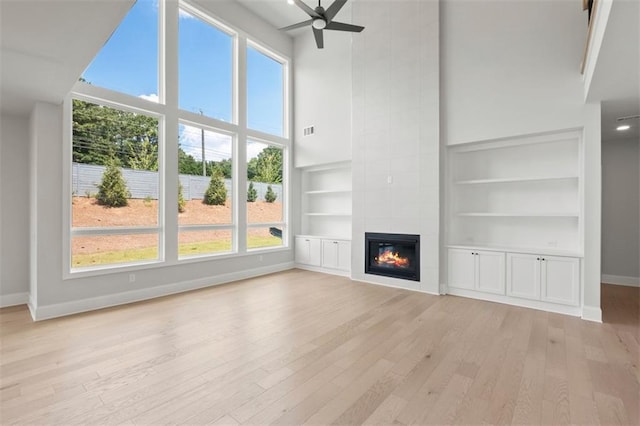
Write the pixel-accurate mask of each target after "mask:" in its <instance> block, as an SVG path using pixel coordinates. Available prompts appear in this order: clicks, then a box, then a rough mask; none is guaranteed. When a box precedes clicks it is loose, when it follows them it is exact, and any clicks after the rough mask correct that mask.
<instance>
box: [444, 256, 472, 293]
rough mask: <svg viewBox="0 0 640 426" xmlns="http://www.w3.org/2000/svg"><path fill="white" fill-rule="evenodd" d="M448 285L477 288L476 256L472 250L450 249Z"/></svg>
mask: <svg viewBox="0 0 640 426" xmlns="http://www.w3.org/2000/svg"><path fill="white" fill-rule="evenodd" d="M448 253H449V268H448V278H449V279H448V281H449V282H448V285H449V287H454V288H463V289H467V290H474V289H475V281H476V278H475V277H476V266H475V265H476V256H475V254H474V253H475V252H474V251H471V250H462V249H449V251H448Z"/></svg>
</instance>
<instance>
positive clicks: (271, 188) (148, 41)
mask: <svg viewBox="0 0 640 426" xmlns="http://www.w3.org/2000/svg"><path fill="white" fill-rule="evenodd" d="M169 19H175V20H176V22H171V23H169V21H168V20H169ZM163 20H165V21H163ZM165 46H173V48H171V49H166V50H165ZM240 46H248V47H247V50H246V53H247V56H246V61H244V60H243V59H242V57H243V55H239V52H238V49H239V48H240ZM176 47H177V48H176ZM160 59H162V60H160ZM140 62H144V63H140ZM159 64H160V65H162V66H160V65H159ZM288 70H289V68H288V60H287V59H286V58H283V57H282V56H281V55H278V54H277V53H275V52H272V51H270V50H269V49H267V48H266V47H264V46H259V45H258V44H256V43H255V42H253V41H251V40H249V39H247V37H246V36H245V35H244V34H240V33H237V32H236V31H235V30H234V29H233V28H230V27H228V26H225V25H222V24H220V23H219V21H218V20H216V19H215V17H212V16H210V15H209V14H207V13H206V12H205V11H204V10H201V9H199V8H196V7H194V6H193V5H191V4H190V3H188V2H187V1H179V2H170V1H165V0H138V1H137V2H136V3H135V5H134V6H133V7H132V9H131V10H130V12H129V14H128V15H127V17H126V18H125V19H124V20H123V22H122V23H121V25H120V27H119V28H118V29H117V30H116V31H115V32H114V33H113V35H112V37H111V39H110V40H109V41H108V42H107V43H106V44H105V46H104V48H103V49H102V51H101V52H100V53H99V54H98V55H97V57H96V58H95V59H94V61H93V62H92V63H91V64H90V66H89V67H88V68H87V70H86V71H85V73H84V74H83V78H82V79H81V81H80V82H78V83H77V84H76V86H75V88H74V92H73V93H72V95H71V101H70V103H71V104H72V105H71V109H70V110H71V114H70V117H69V121H70V122H71V127H72V132H70V133H71V137H70V138H69V140H70V143H69V146H70V147H71V149H70V152H71V153H70V155H71V161H69V164H70V165H69V170H68V173H69V175H68V176H69V180H70V187H71V188H72V189H71V191H70V194H69V199H70V203H69V204H70V206H71V209H70V210H71V211H70V213H71V214H70V215H69V241H70V246H71V247H70V250H68V256H69V259H68V260H69V262H68V263H69V265H70V270H71V272H74V273H76V272H82V271H86V270H87V269H88V268H89V269H93V270H97V269H109V268H113V267H118V266H124V265H126V266H131V265H135V264H138V263H149V262H155V263H169V264H171V263H176V262H180V261H182V260H184V259H197V258H199V257H207V258H211V257H212V256H220V255H224V256H234V255H238V254H244V253H246V252H248V251H250V252H255V251H256V250H270V249H274V248H278V247H287V246H288V244H287V238H288V236H287V235H288V230H287V215H286V212H287V208H286V205H287V204H286V203H287V187H288V183H287V175H288V173H287V170H288V164H289V161H288V155H289V147H290V144H291V141H290V140H289V139H288V136H287V135H288V133H289V132H288V131H287V130H286V129H287V125H288V124H287V123H288V119H287V114H288V111H289V108H288V105H287V93H288V87H287V86H288V84H289V83H288V82H289V79H288ZM165 84H166V86H164V85H165ZM238 87H246V88H247V94H246V96H243V98H242V99H240V98H239V93H238ZM167 88H169V89H172V90H169V91H167V90H166V89H167ZM176 89H177V90H176ZM164 93H167V96H166V100H165V99H164V96H163V94H164ZM176 95H177V96H176ZM136 98H138V99H136ZM147 101H152V102H147ZM238 117H245V118H247V120H248V121H247V120H238ZM166 152H169V153H172V154H171V155H175V154H174V153H176V152H177V155H178V158H177V170H176V168H175V167H176V161H175V158H173V159H169V158H167V157H165V153H166ZM238 152H240V153H242V155H243V157H244V155H245V152H246V162H245V160H244V158H242V159H239V158H237V157H238ZM169 160H171V161H169ZM240 160H242V161H240ZM165 161H166V162H167V163H168V164H171V167H170V169H167V168H166V167H164V164H165ZM105 179H107V180H108V182H107V183H108V184H105V183H104V180H105ZM105 192H108V193H109V194H110V195H111V196H113V198H114V200H111V201H109V200H107V199H106V198H105V197H106V196H105V194H104V193H105ZM253 193H255V199H253V200H251V199H250V198H251V195H252V194H253ZM169 194H170V195H171V196H169ZM175 194H177V195H178V196H177V204H178V205H177V206H175V205H173V201H172V202H171V203H168V202H167V200H175V199H176V197H175ZM245 200H246V201H245ZM238 201H240V205H238ZM245 203H246V204H245ZM169 204H171V205H169ZM245 207H246V209H245ZM240 212H242V214H240ZM245 212H246V214H245ZM168 233H171V234H172V235H169V234H168ZM168 237H172V238H168ZM92 273H99V272H92Z"/></svg>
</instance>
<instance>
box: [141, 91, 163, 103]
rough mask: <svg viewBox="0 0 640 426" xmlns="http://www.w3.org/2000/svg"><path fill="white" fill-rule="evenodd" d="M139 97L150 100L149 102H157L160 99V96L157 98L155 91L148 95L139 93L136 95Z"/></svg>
mask: <svg viewBox="0 0 640 426" xmlns="http://www.w3.org/2000/svg"><path fill="white" fill-rule="evenodd" d="M138 97H139V98H142V99H144V100H146V101H151V102H155V103H158V102H159V101H160V98H158V95H156V94H155V93H152V94H150V95H140V96H138Z"/></svg>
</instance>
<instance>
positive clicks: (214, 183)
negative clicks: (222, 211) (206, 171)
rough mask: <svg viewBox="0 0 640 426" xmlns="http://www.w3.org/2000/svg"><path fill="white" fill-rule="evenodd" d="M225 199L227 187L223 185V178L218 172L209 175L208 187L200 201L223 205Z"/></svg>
mask: <svg viewBox="0 0 640 426" xmlns="http://www.w3.org/2000/svg"><path fill="white" fill-rule="evenodd" d="M226 200H227V188H225V186H224V179H223V178H222V175H220V174H219V173H215V174H213V175H211V180H210V181H209V187H208V188H207V190H206V191H205V193H204V199H203V200H202V202H203V203H204V204H207V205H210V206H223V205H224V203H225V201H226Z"/></svg>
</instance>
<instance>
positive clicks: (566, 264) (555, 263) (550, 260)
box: [541, 256, 580, 306]
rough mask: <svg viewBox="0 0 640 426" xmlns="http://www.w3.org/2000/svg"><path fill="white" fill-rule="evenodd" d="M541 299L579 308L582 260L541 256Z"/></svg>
mask: <svg viewBox="0 0 640 426" xmlns="http://www.w3.org/2000/svg"><path fill="white" fill-rule="evenodd" d="M541 266H542V268H541V287H542V294H541V299H542V300H544V301H547V302H553V303H562V304H565V305H572V306H577V305H578V304H579V298H580V291H579V289H580V260H579V259H576V258H573V257H558V256H541Z"/></svg>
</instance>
